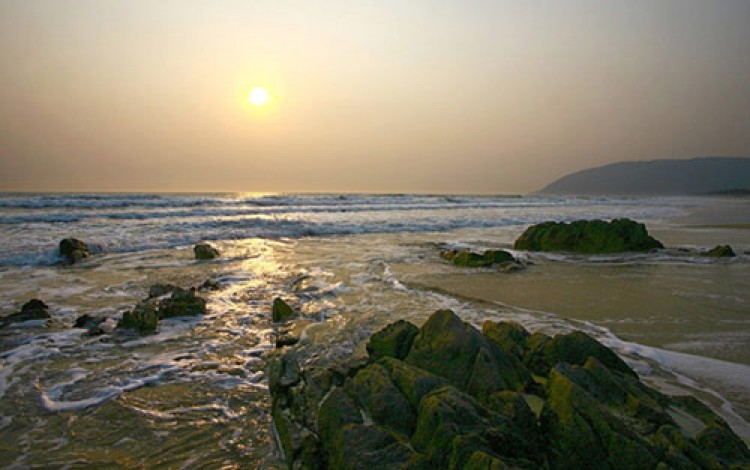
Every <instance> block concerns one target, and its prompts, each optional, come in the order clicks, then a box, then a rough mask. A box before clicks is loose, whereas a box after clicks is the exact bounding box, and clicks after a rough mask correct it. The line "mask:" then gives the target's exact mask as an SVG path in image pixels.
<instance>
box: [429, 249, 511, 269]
mask: <svg viewBox="0 0 750 470" xmlns="http://www.w3.org/2000/svg"><path fill="white" fill-rule="evenodd" d="M440 257H441V258H443V259H446V260H448V261H451V262H452V263H453V264H455V265H456V266H462V267H466V268H488V267H490V266H493V265H496V264H499V265H511V264H518V263H517V261H516V259H515V258H513V255H511V254H510V253H508V252H507V251H505V250H487V251H485V252H484V253H475V252H473V251H470V250H443V251H441V252H440Z"/></svg>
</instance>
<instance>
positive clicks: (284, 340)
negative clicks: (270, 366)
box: [276, 335, 299, 348]
mask: <svg viewBox="0 0 750 470" xmlns="http://www.w3.org/2000/svg"><path fill="white" fill-rule="evenodd" d="M297 343H299V337H297V336H294V335H281V336H277V337H276V347H277V348H283V347H284V346H293V345H295V344H297Z"/></svg>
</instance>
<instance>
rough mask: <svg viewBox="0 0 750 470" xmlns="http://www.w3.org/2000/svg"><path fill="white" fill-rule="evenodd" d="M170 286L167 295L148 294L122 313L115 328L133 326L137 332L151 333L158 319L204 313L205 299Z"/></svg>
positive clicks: (186, 290)
mask: <svg viewBox="0 0 750 470" xmlns="http://www.w3.org/2000/svg"><path fill="white" fill-rule="evenodd" d="M152 287H153V286H152ZM171 287H172V288H173V290H172V291H171V292H172V293H171V295H170V296H169V297H167V298H160V297H151V296H150V297H149V298H148V299H146V300H143V301H141V302H139V303H138V305H136V306H135V308H133V310H132V311H130V312H126V313H125V314H123V316H122V319H121V320H120V321H119V322H118V324H117V328H134V329H135V330H137V331H138V332H139V333H153V332H154V331H156V328H157V326H158V324H159V320H162V319H164V318H170V317H179V316H194V315H204V314H205V313H206V301H205V300H204V299H203V298H201V297H199V296H197V295H195V291H193V290H192V289H181V288H179V287H174V286H171ZM149 294H151V292H149Z"/></svg>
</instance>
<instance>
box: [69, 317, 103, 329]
mask: <svg viewBox="0 0 750 470" xmlns="http://www.w3.org/2000/svg"><path fill="white" fill-rule="evenodd" d="M103 321H104V318H96V317H92V316H91V315H89V314H88V313H86V314H83V315H81V316H80V317H78V318H76V321H75V323H74V324H73V328H86V329H87V330H90V329H91V328H94V327H95V326H98V325H99V323H101V322H103Z"/></svg>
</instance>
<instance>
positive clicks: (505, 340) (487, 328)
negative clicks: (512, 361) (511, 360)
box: [482, 320, 531, 359]
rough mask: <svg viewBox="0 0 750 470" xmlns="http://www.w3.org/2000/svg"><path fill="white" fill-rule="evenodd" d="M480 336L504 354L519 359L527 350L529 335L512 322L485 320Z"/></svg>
mask: <svg viewBox="0 0 750 470" xmlns="http://www.w3.org/2000/svg"><path fill="white" fill-rule="evenodd" d="M482 334H483V335H484V336H485V337H486V338H487V339H488V340H490V341H492V342H493V343H494V344H495V345H497V346H498V347H499V348H501V349H502V350H504V351H505V352H507V353H509V354H512V355H514V356H515V357H517V358H519V359H521V358H522V357H523V355H524V353H525V351H526V350H527V349H528V347H529V346H528V339H529V336H531V335H530V334H529V332H528V331H526V329H525V328H524V327H523V326H521V325H519V324H518V323H513V322H494V321H490V320H487V321H486V322H484V324H483V325H482Z"/></svg>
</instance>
